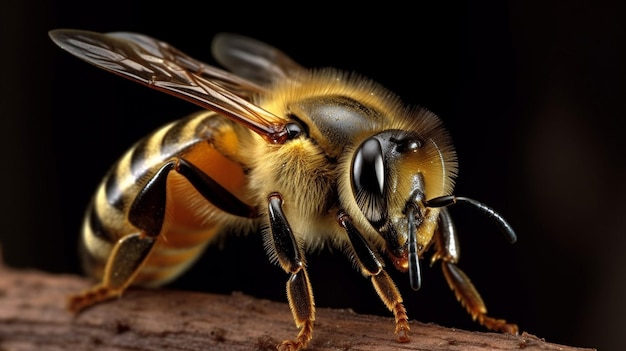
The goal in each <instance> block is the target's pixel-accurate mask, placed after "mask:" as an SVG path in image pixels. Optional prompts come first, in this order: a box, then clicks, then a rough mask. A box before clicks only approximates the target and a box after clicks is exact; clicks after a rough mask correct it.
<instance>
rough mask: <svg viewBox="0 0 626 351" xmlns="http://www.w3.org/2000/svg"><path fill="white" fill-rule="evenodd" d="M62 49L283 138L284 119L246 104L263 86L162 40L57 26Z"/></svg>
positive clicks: (55, 34)
mask: <svg viewBox="0 0 626 351" xmlns="http://www.w3.org/2000/svg"><path fill="white" fill-rule="evenodd" d="M49 34H50V37H51V38H52V40H53V41H54V42H55V43H56V44H57V45H58V46H59V47H61V48H62V49H64V50H66V51H68V52H69V53H71V54H73V55H75V56H76V57H78V58H80V59H82V60H84V61H87V62H89V63H91V64H93V65H95V66H96V67H99V68H102V69H104V70H107V71H109V72H112V73H115V74H118V75H120V76H123V77H125V78H128V79H130V80H133V81H135V82H139V83H142V84H145V85H146V86H148V87H150V88H153V89H157V90H160V91H163V92H165V93H168V94H170V95H174V96H177V97H179V98H182V99H185V100H187V101H190V102H192V103H195V104H197V105H199V106H201V107H203V108H208V109H210V110H213V111H215V112H218V113H220V114H223V115H225V116H227V117H229V118H231V119H233V120H235V121H236V122H238V123H240V124H242V125H244V126H246V127H248V128H250V129H251V130H253V131H255V132H256V133H258V134H259V135H261V136H262V137H264V138H265V139H266V140H268V141H269V142H272V143H280V142H281V141H282V140H284V138H285V136H286V133H287V132H286V130H285V124H286V123H287V121H286V120H285V119H284V118H281V117H279V116H276V115H274V114H272V113H270V112H268V111H266V110H264V109H262V108H260V107H259V106H257V105H255V104H253V103H252V102H250V98H251V96H252V95H253V94H256V93H262V92H263V91H264V88H263V87H261V86H259V85H257V84H255V83H253V82H250V81H248V80H245V79H243V78H240V77H238V76H236V75H234V74H232V73H229V72H226V71H224V70H221V69H219V68H217V67H214V66H211V65H207V64H204V63H202V62H200V61H197V60H195V59H193V58H191V57H189V56H187V55H186V54H184V53H182V52H181V51H179V50H177V49H176V48H174V47H172V46H171V45H169V44H167V43H164V42H162V41H159V40H156V39H153V38H150V37H148V36H145V35H141V34H134V33H121V32H120V33H108V34H102V33H95V32H89V31H82V30H72V29H59V30H53V31H51V32H50V33H49Z"/></svg>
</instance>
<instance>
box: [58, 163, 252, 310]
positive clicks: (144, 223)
mask: <svg viewBox="0 0 626 351" xmlns="http://www.w3.org/2000/svg"><path fill="white" fill-rule="evenodd" d="M171 171H175V172H178V173H180V174H182V175H183V176H185V178H187V180H189V182H190V183H191V184H192V185H193V186H194V187H195V188H196V190H198V192H199V193H201V194H202V195H203V196H204V197H205V198H206V199H207V200H208V201H210V202H211V203H212V204H214V205H215V206H216V207H218V208H220V209H221V210H223V211H225V212H228V213H231V214H234V215H239V216H244V217H252V216H255V213H256V210H255V209H254V208H253V207H251V206H248V205H247V204H245V203H243V202H241V201H240V200H239V199H238V198H237V197H235V196H234V195H232V194H231V193H230V192H228V190H226V189H224V188H223V187H222V186H221V185H219V184H218V183H217V182H215V181H214V180H213V179H212V178H210V177H209V176H207V175H206V174H205V173H203V172H202V171H201V170H200V169H198V168H197V167H195V166H194V165H193V164H191V163H189V162H187V161H186V160H184V159H182V158H179V159H174V160H171V161H169V162H166V163H165V164H164V165H163V166H161V168H160V169H159V170H158V171H157V172H156V174H155V175H154V176H153V177H152V179H151V180H150V181H149V182H148V183H147V184H146V186H145V187H144V188H143V189H142V190H141V191H140V192H139V194H138V195H137V197H136V198H135V200H134V201H133V203H132V204H131V206H130V209H129V211H128V220H129V221H130V222H131V223H132V224H133V225H134V226H135V227H137V228H139V229H140V230H141V231H140V232H138V233H135V234H131V235H127V236H125V237H123V238H122V239H120V240H119V241H118V242H117V243H116V244H115V246H114V247H113V250H112V251H111V253H110V254H109V259H108V261H107V264H106V267H105V270H104V275H103V280H102V283H101V284H99V285H96V286H95V287H93V288H91V289H89V290H86V291H84V292H83V293H81V294H78V295H75V296H71V297H70V301H69V309H70V310H71V311H74V312H78V311H80V310H82V309H84V308H86V307H89V306H91V305H93V304H95V303H98V302H101V301H104V300H109V299H112V298H115V297H119V296H120V295H121V294H122V293H123V292H124V290H125V289H126V288H127V287H128V286H129V285H130V284H131V283H132V282H133V280H134V277H135V276H136V275H137V273H138V272H139V269H140V268H141V266H142V264H143V263H144V262H145V261H146V259H147V257H148V255H149V254H150V251H151V249H152V247H153V246H154V243H155V242H156V238H157V237H158V235H159V234H160V233H161V230H162V227H163V222H164V221H165V207H166V193H167V176H168V174H169V172H171Z"/></svg>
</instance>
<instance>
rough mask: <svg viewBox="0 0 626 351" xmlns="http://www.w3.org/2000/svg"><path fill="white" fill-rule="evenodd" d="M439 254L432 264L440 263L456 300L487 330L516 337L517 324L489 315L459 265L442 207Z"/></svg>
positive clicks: (450, 224)
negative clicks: (439, 261) (438, 261)
mask: <svg viewBox="0 0 626 351" xmlns="http://www.w3.org/2000/svg"><path fill="white" fill-rule="evenodd" d="M435 235H436V236H435V243H436V250H437V251H436V252H435V254H434V255H433V258H432V260H431V264H433V263H434V262H436V261H437V260H439V259H440V260H441V268H442V270H443V274H444V276H445V278H446V281H447V282H448V285H449V286H450V288H451V289H452V291H454V294H455V295H456V298H457V300H459V302H460V303H461V305H463V307H465V309H466V310H467V312H468V313H469V314H470V315H471V316H472V318H473V319H474V320H478V322H479V323H480V324H482V325H483V326H485V327H486V328H488V329H491V330H494V331H499V332H504V333H509V334H517V333H518V327H517V325H515V324H512V323H507V321H506V320H504V319H496V318H493V317H489V316H487V307H486V306H485V303H484V302H483V299H482V298H481V297H480V294H479V293H478V291H477V290H476V288H475V287H474V284H472V282H471V281H470V279H469V277H468V276H467V275H466V274H465V273H464V272H463V271H462V270H461V269H460V268H459V267H457V266H456V263H457V262H458V261H459V256H460V251H459V246H458V239H457V235H456V229H455V227H454V224H453V222H452V219H451V218H450V214H449V212H448V210H447V209H446V208H442V209H441V212H440V214H439V227H438V229H437V231H436V234H435Z"/></svg>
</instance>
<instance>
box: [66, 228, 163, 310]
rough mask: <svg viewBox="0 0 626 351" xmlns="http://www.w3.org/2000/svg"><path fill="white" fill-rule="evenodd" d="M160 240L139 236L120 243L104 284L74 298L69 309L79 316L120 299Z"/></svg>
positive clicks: (110, 263)
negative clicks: (99, 305)
mask: <svg viewBox="0 0 626 351" xmlns="http://www.w3.org/2000/svg"><path fill="white" fill-rule="evenodd" d="M155 241H156V239H154V238H151V237H147V236H145V235H143V234H142V233H135V234H132V235H128V236H125V237H124V238H122V239H120V240H119V241H118V242H117V243H116V244H115V246H114V248H113V251H112V252H111V254H110V256H109V260H108V261H107V265H106V268H105V271H104V278H103V280H102V283H100V284H98V285H96V286H94V287H92V288H90V289H88V290H85V291H83V292H82V293H80V294H77V295H73V296H70V298H69V302H68V309H69V310H70V311H72V312H74V313H77V312H79V311H81V310H83V309H85V308H87V307H89V306H92V305H94V304H96V303H98V302H102V301H105V300H110V299H113V298H116V297H119V296H120V295H121V294H122V292H124V290H125V289H126V288H127V287H128V285H130V283H131V282H132V280H133V277H134V276H135V274H136V273H137V271H138V268H139V267H140V266H141V264H142V263H143V262H144V261H145V259H146V257H147V256H148V254H149V253H150V250H151V249H152V247H153V246H154V243H155Z"/></svg>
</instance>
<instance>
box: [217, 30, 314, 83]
mask: <svg viewBox="0 0 626 351" xmlns="http://www.w3.org/2000/svg"><path fill="white" fill-rule="evenodd" d="M211 51H212V52H213V57H215V59H216V60H217V62H219V63H220V64H221V65H223V66H224V67H226V68H228V69H229V70H230V71H232V72H235V73H236V74H237V75H238V76H241V77H245V78H246V79H249V80H250V81H253V82H255V83H257V84H260V85H262V86H270V85H271V84H273V83H274V82H276V81H277V80H280V79H286V78H289V77H293V76H294V74H295V73H296V72H298V71H302V70H304V68H303V67H302V66H300V65H299V64H297V63H296V62H294V61H293V60H292V59H291V58H290V57H289V56H287V55H286V54H285V53H283V52H282V51H280V50H278V49H277V48H275V47H273V46H270V45H267V44H265V43H263V42H261V41H258V40H255V39H252V38H248V37H244V36H241V35H237V34H232V33H220V34H218V35H216V36H215V38H214V39H213V42H212V45H211Z"/></svg>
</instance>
